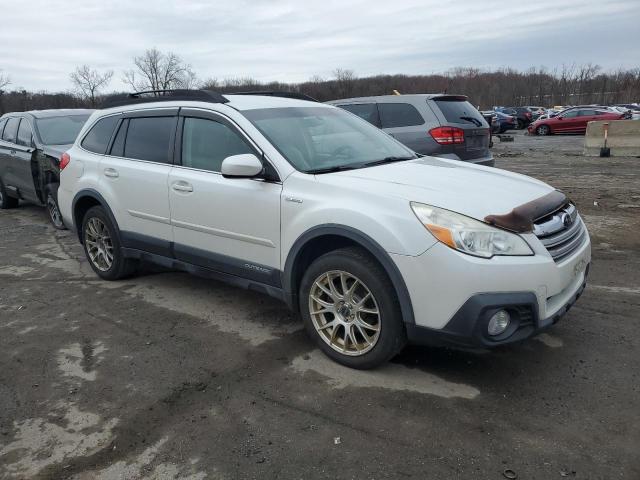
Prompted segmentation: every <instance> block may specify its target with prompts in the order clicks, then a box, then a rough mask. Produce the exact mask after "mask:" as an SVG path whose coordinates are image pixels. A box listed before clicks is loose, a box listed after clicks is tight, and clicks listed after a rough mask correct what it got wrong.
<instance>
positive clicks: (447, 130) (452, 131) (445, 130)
mask: <svg viewBox="0 0 640 480" xmlns="http://www.w3.org/2000/svg"><path fill="white" fill-rule="evenodd" d="M429 135H431V136H432V137H433V139H434V140H435V141H436V142H438V143H439V144H440V145H454V144H460V143H464V130H462V129H461V128H457V127H437V128H432V129H431V130H429Z"/></svg>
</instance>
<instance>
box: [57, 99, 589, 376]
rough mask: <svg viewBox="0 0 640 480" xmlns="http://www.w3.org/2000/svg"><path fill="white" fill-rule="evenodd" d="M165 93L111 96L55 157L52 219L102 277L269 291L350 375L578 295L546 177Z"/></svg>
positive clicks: (514, 322)
mask: <svg viewBox="0 0 640 480" xmlns="http://www.w3.org/2000/svg"><path fill="white" fill-rule="evenodd" d="M163 93H164V94H163V95H161V96H157V97H148V96H146V95H145V94H144V93H141V94H132V95H129V96H125V97H121V98H115V99H112V100H111V102H110V106H109V107H108V108H103V109H102V110H99V111H97V112H96V113H94V114H93V115H92V117H91V118H90V119H89V121H88V122H87V123H86V125H85V127H84V128H83V130H82V131H81V132H80V134H79V136H78V139H77V140H76V142H75V144H74V145H73V147H72V148H71V149H70V150H69V151H68V152H67V153H65V154H64V155H63V158H62V159H61V164H60V168H61V169H62V174H61V185H60V189H59V191H58V196H59V204H60V210H61V212H62V215H63V217H64V221H65V222H66V224H67V225H68V226H69V227H71V228H72V229H75V230H76V231H77V233H78V237H79V239H80V242H82V244H83V245H84V249H85V252H86V255H87V258H88V260H89V262H90V264H91V266H92V268H93V269H94V270H95V272H96V273H97V274H98V275H99V276H100V277H101V278H103V279H106V280H117V279H119V278H123V277H125V276H127V275H131V274H132V273H133V272H134V271H135V269H136V265H137V264H138V263H139V262H140V261H142V260H144V261H151V262H156V263H158V264H161V265H164V266H166V267H170V268H173V269H179V270H185V271H187V272H191V273H195V274H198V275H203V276H208V277H213V278H218V279H222V280H225V281H228V282H231V283H233V284H236V285H238V286H243V287H246V288H250V289H252V290H257V291H261V292H264V293H267V294H269V295H272V296H275V297H277V298H279V299H282V300H283V301H285V302H286V303H287V304H288V305H289V306H290V307H291V308H292V309H294V310H295V311H296V312H299V313H300V315H301V316H302V318H303V320H304V323H305V326H306V328H307V330H308V332H309V334H310V335H311V336H312V337H313V338H314V339H315V340H316V342H317V344H318V346H319V347H320V348H321V349H322V350H323V351H324V352H325V353H326V354H327V355H328V356H329V357H331V358H333V359H334V360H336V361H337V362H340V363H342V364H344V365H348V366H350V367H354V368H372V367H375V366H376V365H379V364H381V363H382V362H385V361H387V360H388V359H389V358H391V357H392V356H393V355H395V354H396V353H397V352H398V351H399V350H400V349H401V348H402V347H403V346H404V345H405V344H406V343H407V341H409V342H414V343H422V344H431V345H434V344H436V345H442V344H448V345H459V346H467V347H469V346H471V347H492V346H496V345H502V344H506V343H511V342H515V341H520V340H523V339H525V338H527V337H530V336H531V335H534V334H536V333H538V332H540V331H541V330H543V329H546V328H547V327H549V326H551V325H552V324H554V323H555V322H556V321H557V320H558V319H559V318H560V317H561V316H562V315H563V314H564V313H565V312H566V311H567V310H568V309H569V308H570V307H571V306H572V305H573V303H574V302H575V301H576V299H577V298H578V297H579V296H580V294H581V293H582V291H583V289H584V288H585V285H586V278H587V274H588V270H589V263H590V260H591V249H590V240H589V235H588V233H587V230H586V228H585V226H584V223H583V222H582V220H581V218H580V216H579V215H578V213H577V210H576V207H575V206H574V205H573V204H572V203H571V202H570V201H569V200H568V199H567V198H566V197H565V195H564V194H562V193H561V192H559V191H557V190H554V189H553V188H552V187H550V186H548V185H546V184H544V183H542V182H540V181H537V180H534V179H531V178H528V177H525V176H522V175H517V174H514V173H509V172H505V171H503V170H498V169H495V168H490V167H482V166H476V165H470V164H468V163H464V162H458V161H454V160H445V159H440V158H433V157H420V156H419V155H417V154H415V153H414V152H413V151H411V150H409V149H407V148H406V147H405V146H403V145H402V144H400V143H399V142H397V141H396V140H394V139H393V138H392V137H391V136H389V135H387V134H386V133H384V132H382V131H381V130H379V129H377V128H376V127H374V126H372V125H371V124H369V123H367V122H366V121H364V120H362V119H360V118H358V117H357V116H355V115H353V114H351V113H349V112H347V111H344V110H341V109H339V108H336V107H333V106H329V105H324V104H320V103H316V102H312V101H307V100H304V99H299V98H295V97H296V95H294V94H278V93H277V92H272V93H271V94H261V95H255V94H235V95H226V96H223V95H220V94H218V93H215V92H207V91H171V92H163ZM292 97H294V98H292ZM425 135H427V132H425Z"/></svg>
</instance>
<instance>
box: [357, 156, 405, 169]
mask: <svg viewBox="0 0 640 480" xmlns="http://www.w3.org/2000/svg"><path fill="white" fill-rule="evenodd" d="M415 159H416V157H385V158H382V159H380V160H373V161H371V162H366V163H361V164H360V166H361V167H375V166H376V165H384V164H385V163H393V162H404V161H405V160H415Z"/></svg>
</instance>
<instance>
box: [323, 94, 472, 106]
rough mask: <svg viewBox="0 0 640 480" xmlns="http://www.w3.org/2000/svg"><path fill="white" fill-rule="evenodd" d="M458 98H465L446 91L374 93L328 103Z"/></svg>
mask: <svg viewBox="0 0 640 480" xmlns="http://www.w3.org/2000/svg"><path fill="white" fill-rule="evenodd" d="M456 97H457V98H459V99H460V100H467V97H466V96H465V95H450V94H447V93H410V94H406V95H374V96H370V97H352V98H342V99H340V100H329V101H328V102H325V103H328V104H330V105H336V104H342V103H358V102H375V101H380V100H382V101H386V100H392V101H395V102H399V101H402V100H407V101H412V100H423V99H426V100H432V99H435V98H443V99H444V98H452V99H453V98H456Z"/></svg>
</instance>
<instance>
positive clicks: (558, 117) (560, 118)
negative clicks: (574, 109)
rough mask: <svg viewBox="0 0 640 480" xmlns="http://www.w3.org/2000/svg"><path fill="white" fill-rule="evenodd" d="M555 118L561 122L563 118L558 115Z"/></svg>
mask: <svg viewBox="0 0 640 480" xmlns="http://www.w3.org/2000/svg"><path fill="white" fill-rule="evenodd" d="M556 118H557V119H558V120H562V119H563V118H564V117H563V116H562V115H558V116H557V117H556Z"/></svg>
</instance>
